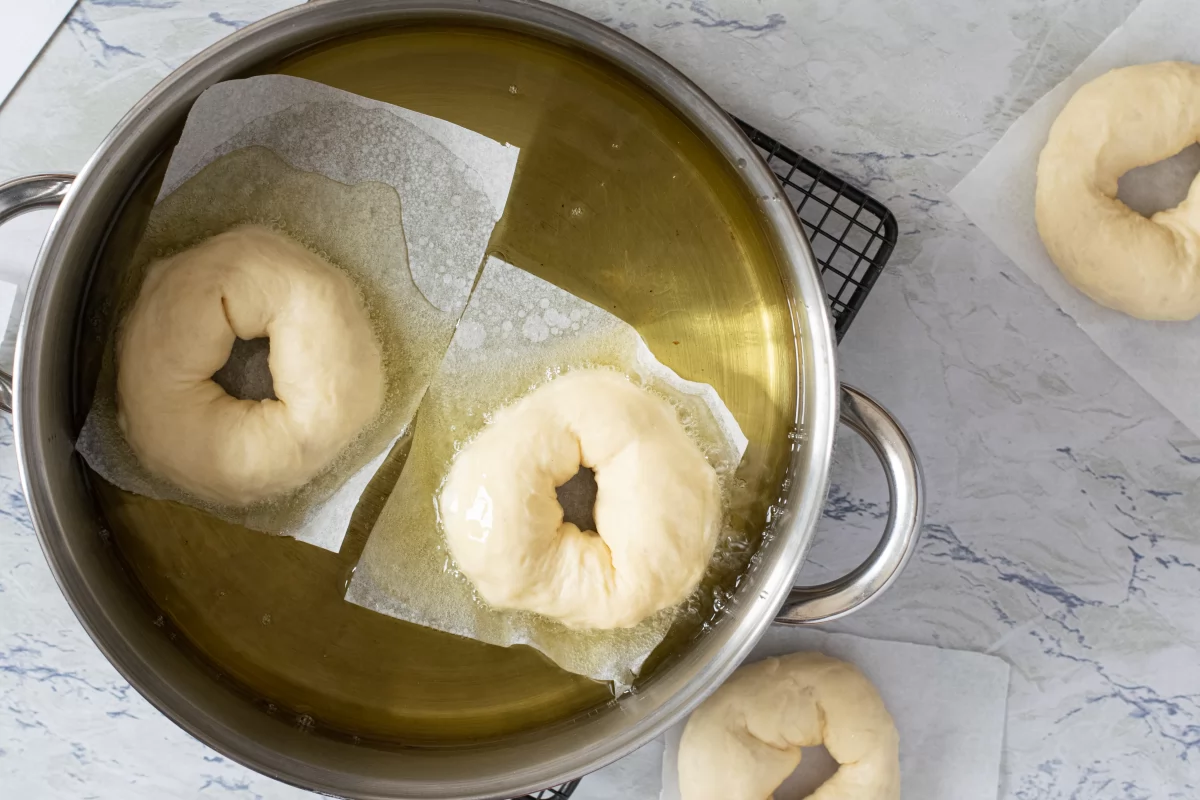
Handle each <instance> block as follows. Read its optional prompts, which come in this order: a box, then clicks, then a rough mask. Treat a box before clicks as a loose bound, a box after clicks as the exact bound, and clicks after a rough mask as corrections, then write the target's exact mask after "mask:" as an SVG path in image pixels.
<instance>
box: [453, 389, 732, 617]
mask: <svg viewBox="0 0 1200 800" xmlns="http://www.w3.org/2000/svg"><path fill="white" fill-rule="evenodd" d="M581 465H582V466H584V467H588V468H590V469H592V470H594V472H595V476H596V502H595V506H594V511H593V514H594V517H595V520H596V531H595V532H592V531H581V530H579V528H577V527H576V526H575V525H574V523H571V522H564V521H563V510H562V506H560V505H559V504H558V499H557V497H556V496H555V492H554V489H555V487H557V486H559V485H561V484H563V483H565V482H566V481H567V480H568V479H570V478H571V477H572V476H574V475H575V473H576V472H578V471H579V468H580V466H581ZM439 511H440V513H441V518H442V522H443V525H444V526H445V531H446V541H447V542H448V544H449V545H450V551H451V553H452V554H453V555H454V559H455V561H456V562H457V563H458V567H459V569H461V570H462V572H463V573H464V574H465V575H466V576H467V577H468V578H470V579H471V581H472V583H473V584H474V585H475V588H476V589H477V590H478V591H479V594H480V595H481V596H482V597H483V599H484V600H486V601H487V602H488V603H490V604H491V605H493V606H496V607H498V608H512V609H524V610H527V611H535V612H537V613H539V614H544V615H546V616H548V617H553V618H554V619H557V620H559V621H561V622H562V623H563V624H565V625H567V626H569V627H572V628H627V627H632V626H634V625H636V624H637V623H638V622H640V621H641V620H643V619H645V618H646V617H648V616H650V615H651V614H653V613H654V612H656V611H658V610H659V609H662V608H666V607H667V606H671V605H674V604H676V603H678V602H680V601H681V600H683V599H684V598H686V597H687V596H688V595H689V594H690V593H691V592H692V590H693V589H694V588H695V587H696V584H697V583H699V581H700V578H701V577H702V576H703V575H704V571H705V569H707V567H708V562H709V560H710V559H711V558H712V553H713V547H714V545H715V544H716V540H717V531H718V529H719V527H720V522H721V493H720V487H719V484H718V482H717V474H716V471H715V470H714V469H713V468H712V467H711V466H710V465H709V463H708V462H707V461H706V460H705V458H704V455H703V453H701V452H700V449H699V448H698V447H697V446H696V445H695V444H694V443H693V442H692V440H691V439H689V438H688V435H687V432H686V431H685V430H684V429H683V426H682V425H681V424H680V423H679V420H678V418H677V417H676V414H675V410H674V408H673V407H672V406H671V405H670V403H668V402H667V401H665V400H663V399H661V398H659V397H656V396H654V395H652V394H650V393H649V392H647V391H645V390H643V389H640V388H638V387H637V386H634V385H633V384H632V383H630V382H629V381H628V380H626V379H625V378H624V377H623V376H621V375H619V374H618V373H616V372H611V371H609V370H599V369H596V370H579V371H575V372H569V373H567V374H566V375H564V376H562V377H560V378H557V379H556V380H553V381H551V382H550V383H548V384H545V385H543V386H541V387H539V388H538V389H537V390H536V391H534V392H533V393H532V394H530V395H528V396H526V397H524V398H523V399H521V400H520V401H519V402H517V403H516V404H515V405H513V406H511V407H509V408H507V409H504V410H503V411H501V412H499V413H498V414H496V418H495V420H494V421H493V422H492V423H491V424H490V425H488V426H487V427H486V428H484V430H483V432H482V433H480V434H479V436H477V437H476V438H475V440H474V441H472V442H471V443H470V444H469V445H468V446H467V447H466V448H465V449H464V450H463V451H462V452H461V453H460V454H459V455H458V457H457V458H456V459H455V461H454V465H453V466H452V467H451V469H450V474H449V476H448V477H447V479H446V483H445V485H444V487H443V488H442V492H441V499H440V503H439Z"/></svg>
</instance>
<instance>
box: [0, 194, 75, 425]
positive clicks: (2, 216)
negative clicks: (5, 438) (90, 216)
mask: <svg viewBox="0 0 1200 800" xmlns="http://www.w3.org/2000/svg"><path fill="white" fill-rule="evenodd" d="M74 180H75V176H74V175H30V176H29V177H28V178H17V179H16V180H11V181H9V182H8V183H4V184H0V225H3V224H4V223H5V222H8V221H9V220H10V219H12V218H13V217H17V216H20V215H21V214H24V213H25V212H26V211H33V210H34V209H35V208H48V207H52V206H57V205H58V204H59V203H61V202H62V201H63V198H65V197H66V196H67V192H69V191H70V190H71V183H72V181H74ZM0 411H8V412H9V413H12V376H11V375H9V374H8V373H7V372H4V371H3V370H0Z"/></svg>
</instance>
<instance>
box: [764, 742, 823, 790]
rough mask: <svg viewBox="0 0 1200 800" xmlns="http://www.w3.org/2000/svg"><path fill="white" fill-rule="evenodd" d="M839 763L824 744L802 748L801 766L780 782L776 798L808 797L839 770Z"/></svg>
mask: <svg viewBox="0 0 1200 800" xmlns="http://www.w3.org/2000/svg"><path fill="white" fill-rule="evenodd" d="M837 770H838V763H837V762H836V761H834V760H833V756H831V755H829V751H828V750H826V749H825V746H824V745H817V746H816V747H802V748H800V766H798V767H796V771H795V772H793V773H792V774H791V775H789V776H788V779H787V780H785V781H784V782H783V783H781V784H779V788H778V789H776V790H775V794H774V795H773V796H774V797H775V800H792V798H801V797H808V796H809V795H811V794H812V793H813V792H815V791H817V789H818V788H819V787H820V786H821V784H823V783H825V781H827V780H829V779H830V778H832V777H833V773H835V772H837Z"/></svg>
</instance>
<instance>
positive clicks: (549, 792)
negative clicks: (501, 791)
mask: <svg viewBox="0 0 1200 800" xmlns="http://www.w3.org/2000/svg"><path fill="white" fill-rule="evenodd" d="M578 786H579V781H577V780H575V781H571V782H570V783H564V784H563V785H562V786H555V787H554V788H552V789H542V790H541V791H540V792H534V793H533V794H530V795H526V796H525V797H522V798H520V800H566V799H567V798H568V797H570V796H571V795H572V794H574V793H575V789H576V788H577V787H578Z"/></svg>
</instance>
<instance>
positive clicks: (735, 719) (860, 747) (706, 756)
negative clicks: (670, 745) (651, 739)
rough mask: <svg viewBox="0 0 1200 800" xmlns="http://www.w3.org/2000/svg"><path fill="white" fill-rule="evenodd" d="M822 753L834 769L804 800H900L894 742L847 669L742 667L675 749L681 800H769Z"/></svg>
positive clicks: (806, 656) (800, 658) (812, 658)
mask: <svg viewBox="0 0 1200 800" xmlns="http://www.w3.org/2000/svg"><path fill="white" fill-rule="evenodd" d="M819 744H824V745H825V749H826V750H828V751H829V755H831V756H833V758H834V760H836V761H837V762H838V764H839V765H840V766H839V768H838V771H837V772H836V773H834V775H833V777H831V778H830V779H829V780H827V781H826V782H825V783H823V784H821V786H820V787H819V788H818V789H817V790H816V791H815V792H813V793H812V794H811V795H809V798H810V800H899V798H900V736H899V734H898V733H897V732H896V725H895V723H894V722H893V721H892V717H891V715H890V714H889V713H888V710H887V708H886V707H885V706H884V705H883V700H882V699H881V698H880V697H879V692H877V691H876V690H875V687H874V686H873V685H872V684H871V682H870V681H869V680H867V678H866V677H865V676H864V675H863V674H862V673H861V672H859V671H858V669H857V668H855V667H854V666H853V665H851V664H847V663H846V662H844V661H838V660H837V659H834V658H829V657H828V656H825V655H822V654H820V653H793V654H791V655H787V656H783V657H782V658H768V659H766V660H764V661H759V662H758V663H756V664H750V665H748V666H744V667H741V668H740V669H739V670H738V671H737V672H735V673H733V676H732V677H730V678H729V680H727V681H725V683H724V684H722V686H721V688H719V689H717V691H716V692H714V693H713V695H712V696H711V697H709V698H708V699H707V700H705V701H704V702H703V703H701V704H700V707H699V708H697V709H696V710H695V711H693V712H692V716H691V717H690V718H689V719H688V722H687V726H686V727H684V729H683V738H682V739H681V740H680V742H679V789H680V794H681V795H682V798H683V800H766V798H769V797H770V796H771V795H772V793H773V792H774V791H775V790H776V789H778V788H779V786H780V785H781V784H782V783H783V782H784V781H785V780H787V778H788V776H789V775H791V774H792V772H793V771H794V770H795V769H796V765H797V764H799V763H800V748H802V747H813V746H815V745H819Z"/></svg>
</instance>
